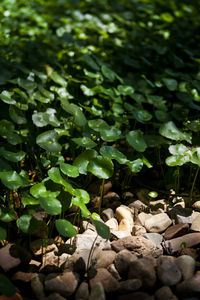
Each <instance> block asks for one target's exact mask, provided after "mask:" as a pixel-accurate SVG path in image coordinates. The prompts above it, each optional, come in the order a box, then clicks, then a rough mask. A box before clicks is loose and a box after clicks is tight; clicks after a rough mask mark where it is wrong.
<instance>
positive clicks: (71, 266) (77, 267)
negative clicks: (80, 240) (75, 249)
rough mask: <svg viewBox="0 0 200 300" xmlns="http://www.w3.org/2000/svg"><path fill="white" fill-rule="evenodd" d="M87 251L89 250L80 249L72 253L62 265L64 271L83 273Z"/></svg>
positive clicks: (86, 262)
mask: <svg viewBox="0 0 200 300" xmlns="http://www.w3.org/2000/svg"><path fill="white" fill-rule="evenodd" d="M89 253H90V250H88V249H86V250H82V251H81V252H80V253H74V254H72V256H71V257H70V259H68V260H67V261H66V263H65V264H64V266H63V270H64V272H68V271H72V272H75V273H78V274H80V275H83V274H84V273H85V272H86V267H87V264H88V256H89Z"/></svg>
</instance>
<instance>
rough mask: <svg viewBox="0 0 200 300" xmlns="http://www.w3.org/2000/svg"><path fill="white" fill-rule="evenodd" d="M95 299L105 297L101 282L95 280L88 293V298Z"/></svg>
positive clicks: (100, 299) (99, 299)
mask: <svg viewBox="0 0 200 300" xmlns="http://www.w3.org/2000/svg"><path fill="white" fill-rule="evenodd" d="M97 299H98V300H105V299H106V295H105V291H104V287H103V285H102V283H101V282H97V283H96V284H94V285H93V286H92V288H91V293H90V297H89V300H97Z"/></svg>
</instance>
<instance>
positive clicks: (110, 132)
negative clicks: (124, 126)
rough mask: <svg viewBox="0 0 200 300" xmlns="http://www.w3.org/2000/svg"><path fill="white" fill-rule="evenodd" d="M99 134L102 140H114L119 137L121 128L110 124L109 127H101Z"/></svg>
mask: <svg viewBox="0 0 200 300" xmlns="http://www.w3.org/2000/svg"><path fill="white" fill-rule="evenodd" d="M100 135H101V138H102V140H104V141H106V142H114V141H116V140H118V139H119V138H120V135H121V130H119V129H118V128H116V127H114V126H111V127H110V128H109V129H101V130H100Z"/></svg>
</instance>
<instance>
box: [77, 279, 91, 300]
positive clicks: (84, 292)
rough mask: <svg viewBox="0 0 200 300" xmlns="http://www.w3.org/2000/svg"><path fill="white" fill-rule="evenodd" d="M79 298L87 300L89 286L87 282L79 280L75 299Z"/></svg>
mask: <svg viewBox="0 0 200 300" xmlns="http://www.w3.org/2000/svg"><path fill="white" fill-rule="evenodd" d="M80 298H81V299H83V300H87V299H88V298H89V287H88V283H87V282H85V281H83V282H81V284H80V285H79V287H78V289H77V291H76V294H75V300H78V299H80Z"/></svg>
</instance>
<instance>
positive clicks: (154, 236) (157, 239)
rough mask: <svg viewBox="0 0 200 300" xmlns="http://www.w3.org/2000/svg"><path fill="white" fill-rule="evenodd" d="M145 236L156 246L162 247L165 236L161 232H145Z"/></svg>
mask: <svg viewBox="0 0 200 300" xmlns="http://www.w3.org/2000/svg"><path fill="white" fill-rule="evenodd" d="M143 237H145V238H146V239H148V240H149V241H151V242H152V243H153V244H154V245H155V246H156V247H158V248H159V247H161V243H162V241H163V236H162V235H161V234H159V233H153V232H152V233H150V232H149V233H145V234H143Z"/></svg>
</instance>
